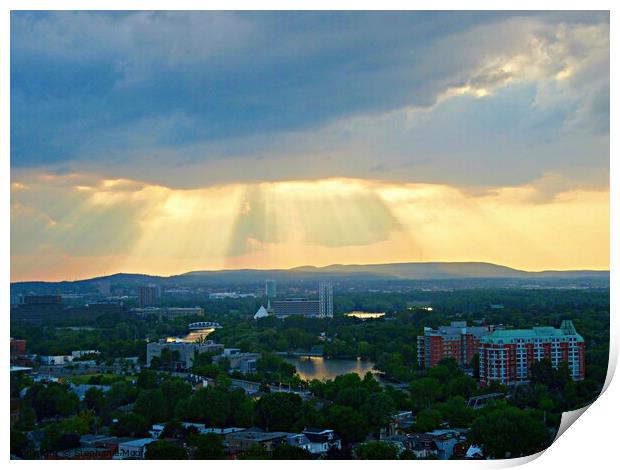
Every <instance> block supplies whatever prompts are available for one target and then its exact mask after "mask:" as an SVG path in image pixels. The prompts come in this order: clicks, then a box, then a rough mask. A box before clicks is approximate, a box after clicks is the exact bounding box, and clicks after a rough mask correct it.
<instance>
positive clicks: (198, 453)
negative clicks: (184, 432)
mask: <svg viewBox="0 0 620 470" xmlns="http://www.w3.org/2000/svg"><path fill="white" fill-rule="evenodd" d="M189 442H190V444H191V445H192V446H193V447H195V450H194V454H193V456H194V458H195V459H198V460H221V459H225V458H226V449H225V448H224V438H223V437H222V436H219V435H217V434H212V433H208V434H196V435H194V436H191V437H190V439H189Z"/></svg>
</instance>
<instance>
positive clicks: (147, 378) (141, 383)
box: [137, 369, 157, 389]
mask: <svg viewBox="0 0 620 470" xmlns="http://www.w3.org/2000/svg"><path fill="white" fill-rule="evenodd" d="M137 383H138V388H143V389H153V388H156V387H157V372H154V371H152V370H148V369H142V370H141V371H140V373H139V374H138V380H137Z"/></svg>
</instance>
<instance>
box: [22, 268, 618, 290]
mask: <svg viewBox="0 0 620 470" xmlns="http://www.w3.org/2000/svg"><path fill="white" fill-rule="evenodd" d="M270 277H272V278H275V279H280V280H283V281H285V280H300V279H306V278H307V279H316V278H318V277H321V278H330V279H334V280H336V279H347V280H355V279H359V280H389V279H398V280H448V279H528V278H531V279H541V278H545V279H552V278H555V279H566V280H570V279H578V278H589V277H595V278H608V277H609V271H592V270H576V271H541V272H530V271H522V270H519V269H513V268H510V267H507V266H501V265H497V264H492V263H480V262H460V263H389V264H333V265H330V266H324V267H316V266H299V267H296V268H292V269H272V270H261V269H235V270H220V271H192V272H188V273H185V274H180V275H175V276H169V277H164V276H150V275H146V274H125V273H119V274H113V275H111V276H103V277H98V278H93V279H84V280H80V281H72V282H68V281H64V282H57V283H49V282H39V281H32V282H18V283H12V284H11V285H12V286H15V287H17V286H19V287H22V288H27V287H32V288H36V287H43V286H50V285H56V286H58V287H61V286H67V287H68V286H72V287H79V286H80V285H84V286H86V285H91V284H92V283H94V282H97V281H99V280H101V279H109V280H110V281H112V282H113V283H115V284H116V283H117V284H125V285H140V284H142V285H143V284H163V285H166V284H167V285H171V284H184V283H187V284H195V283H201V284H211V283H214V284H215V283H217V284H225V283H239V284H243V283H257V282H263V281H264V280H265V278H270Z"/></svg>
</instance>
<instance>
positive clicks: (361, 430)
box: [325, 405, 369, 444]
mask: <svg viewBox="0 0 620 470" xmlns="http://www.w3.org/2000/svg"><path fill="white" fill-rule="evenodd" d="M325 415H326V416H325V421H326V424H327V426H328V427H329V428H331V429H334V430H335V431H336V432H337V433H338V435H340V437H341V438H342V441H343V442H344V443H345V444H351V443H353V442H360V441H362V440H363V439H364V438H365V437H366V436H367V435H368V431H369V428H368V423H367V422H366V420H365V419H364V417H363V415H362V414H361V413H360V412H359V411H357V410H355V409H353V408H351V407H350V406H342V405H331V406H330V407H329V408H327V410H326V414H325Z"/></svg>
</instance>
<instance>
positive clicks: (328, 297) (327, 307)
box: [319, 281, 334, 318]
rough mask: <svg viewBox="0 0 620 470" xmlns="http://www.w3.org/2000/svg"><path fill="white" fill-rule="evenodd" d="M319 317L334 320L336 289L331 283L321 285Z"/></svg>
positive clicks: (321, 283)
mask: <svg viewBox="0 0 620 470" xmlns="http://www.w3.org/2000/svg"><path fill="white" fill-rule="evenodd" d="M319 317H320V318H334V288H333V286H332V283H331V282H325V281H322V282H320V283H319Z"/></svg>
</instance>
